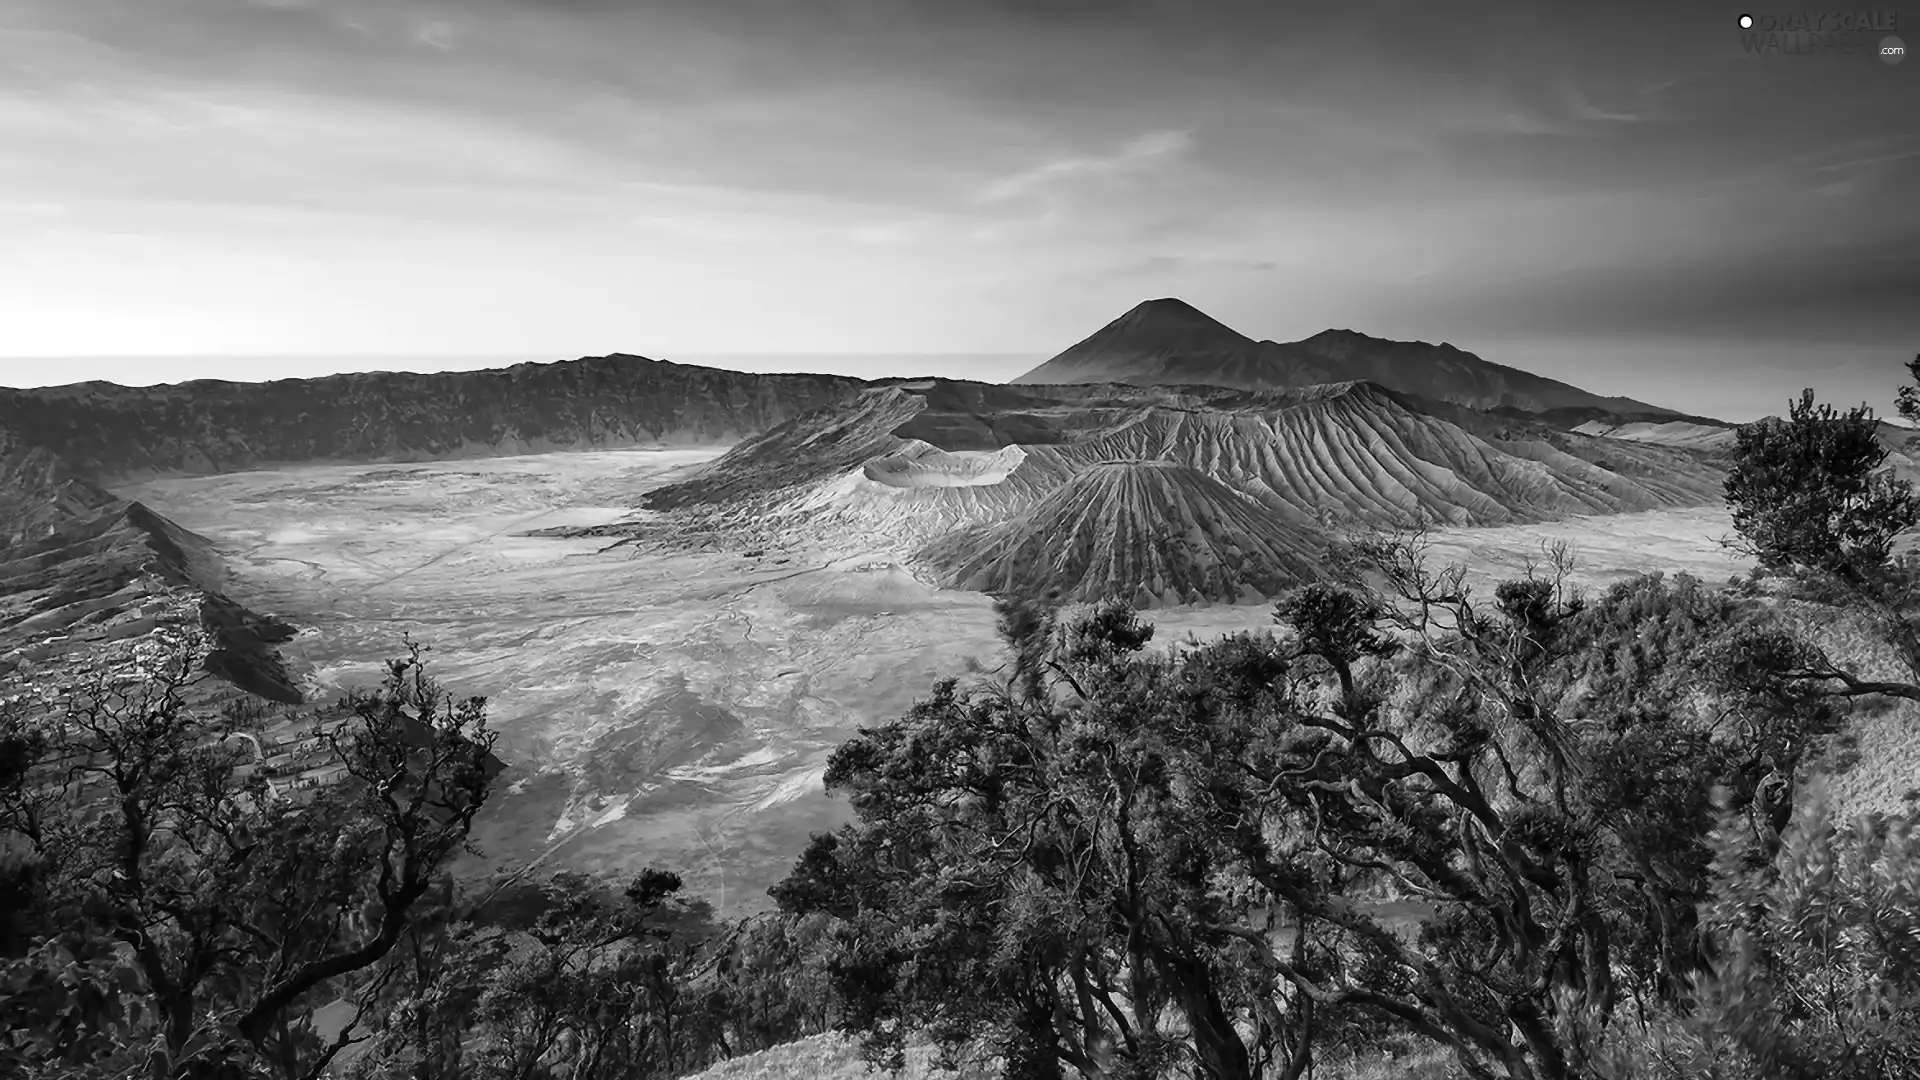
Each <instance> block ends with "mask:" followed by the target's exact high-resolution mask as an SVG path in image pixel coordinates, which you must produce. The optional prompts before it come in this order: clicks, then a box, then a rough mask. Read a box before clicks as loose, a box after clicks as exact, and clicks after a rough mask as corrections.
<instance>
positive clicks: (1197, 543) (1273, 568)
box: [919, 460, 1317, 608]
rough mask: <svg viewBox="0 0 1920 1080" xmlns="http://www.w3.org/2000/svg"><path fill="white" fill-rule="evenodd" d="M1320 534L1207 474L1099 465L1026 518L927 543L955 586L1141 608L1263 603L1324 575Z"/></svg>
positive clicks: (935, 564) (1167, 464)
mask: <svg viewBox="0 0 1920 1080" xmlns="http://www.w3.org/2000/svg"><path fill="white" fill-rule="evenodd" d="M1314 551H1315V537H1314V536H1313V534H1311V533H1310V532H1308V531H1306V530H1304V529H1302V528H1300V527H1299V526H1296V525H1291V524H1289V523H1287V522H1286V521H1284V520H1283V519H1281V518H1279V517H1278V516H1276V515H1275V514H1274V513H1273V512H1272V511H1271V510H1268V509H1267V508H1265V507H1262V506H1260V505H1259V504H1257V503H1255V502H1253V501H1252V500H1251V499H1248V498H1247V497H1245V496H1243V495H1241V494H1239V493H1238V492H1236V491H1234V490H1233V489H1232V488H1229V487H1227V486H1226V485H1225V484H1222V483H1221V482H1220V481H1218V480H1215V479H1213V478H1212V477H1210V476H1208V475H1206V474H1205V473H1203V472H1201V471H1200V470H1198V469H1195V468H1193V467H1191V466H1187V465H1181V464H1178V463H1176V462H1171V461H1159V460H1129V461H1106V462H1101V463H1099V464H1096V465H1093V466H1092V467H1090V468H1088V469H1086V470H1085V471H1083V472H1081V473H1079V474H1078V475H1076V476H1074V477H1073V478H1072V479H1071V480H1069V481H1067V483H1065V484H1064V485H1062V486H1061V487H1059V488H1057V489H1056V490H1054V491H1053V492H1052V493H1050V494H1049V495H1047V496H1046V497H1045V498H1043V499H1041V500H1040V501H1039V502H1037V503H1035V504H1034V505H1033V506H1032V507H1030V508H1029V509H1028V510H1027V511H1026V512H1025V513H1022V514H1020V515H1019V516H1018V517H1015V518H1013V519H1011V520H1009V521H1006V522H1003V523H1001V524H998V525H992V526H988V527H985V528H980V529H971V530H964V531H962V532H959V533H955V534H953V535H950V536H947V537H942V538H941V539H940V540H937V541H935V542H933V543H932V544H929V545H927V547H925V548H923V549H922V550H921V552H920V553H919V558H920V560H921V561H922V562H924V563H925V564H927V565H929V566H931V567H932V568H933V569H934V570H935V571H936V572H937V573H938V574H940V575H941V576H942V577H943V578H944V579H945V581H946V583H947V584H949V585H950V586H952V587H955V588H962V589H972V590H976V591H981V592H989V593H995V594H1000V595H1012V596H1021V597H1038V596H1043V595H1046V594H1048V593H1049V592H1052V591H1054V590H1058V595H1059V596H1060V598H1061V599H1063V600H1065V601H1068V602H1079V601H1093V600H1101V599H1108V598H1116V599H1122V600H1126V601H1129V602H1131V603H1133V604H1134V605H1135V606H1137V607H1143V608H1152V607H1165V606H1171V605H1174V604H1188V603H1201V602H1227V603H1236V602H1258V601H1260V600H1263V599H1266V598H1270V597H1272V596H1274V595H1277V594H1278V593H1280V592H1281V591H1283V590H1285V589H1286V588H1288V587H1290V586H1293V585H1296V584H1298V583H1300V582H1302V581H1306V580H1310V579H1312V578H1314V577H1316V576H1317V574H1316V573H1315V571H1314V569H1313V562H1312V558H1313V553H1314Z"/></svg>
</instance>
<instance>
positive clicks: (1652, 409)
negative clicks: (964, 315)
mask: <svg viewBox="0 0 1920 1080" xmlns="http://www.w3.org/2000/svg"><path fill="white" fill-rule="evenodd" d="M1354 380H1361V381H1366V382H1372V383H1378V384H1379V385H1381V386H1384V387H1386V388H1387V389H1389V390H1398V391H1401V392H1404V393H1411V394H1418V395H1420V396H1422V397H1427V398H1432V399H1433V400H1435V401H1445V402H1451V403H1453V404H1456V405H1465V406H1468V407H1470V408H1475V409H1489V410H1491V409H1501V408H1507V409H1517V410H1520V411H1523V412H1528V413H1546V412H1549V411H1551V410H1556V409H1589V410H1598V411H1601V412H1604V413H1607V414H1625V415H1630V416H1633V417H1636V418H1644V417H1651V416H1670V415H1678V414H1676V413H1674V412H1673V410H1670V409H1663V408H1661V407H1659V406H1657V405H1649V404H1647V403H1646V402H1642V401H1636V400H1634V399H1632V398H1625V397H1606V396H1603V395H1600V394H1595V393H1591V392H1589V391H1586V390H1582V389H1580V388H1579V387H1577V386H1572V385H1570V384H1567V383H1564V382H1560V381H1559V380H1557V379H1549V378H1547V377H1545V376H1543V375H1535V374H1533V373H1532V372H1529V371H1523V370H1521V369H1519V368H1515V367H1509V366H1507V365H1505V364H1497V363H1494V362H1492V361H1490V360H1485V359H1482V358H1480V357H1478V356H1476V355H1474V354H1473V353H1470V352H1465V351H1463V350H1461V349H1457V348H1455V347H1453V346H1452V345H1448V344H1445V343H1442V344H1439V345H1430V344H1427V343H1426V342H1423V341H1389V340H1386V339H1383V338H1376V337H1370V336H1368V335H1366V334H1362V333H1358V332H1356V331H1353V330H1324V331H1321V332H1320V333H1318V334H1315V335H1313V336H1312V337H1309V338H1306V339H1304V340H1302V341H1293V342H1276V341H1256V340H1254V339H1253V338H1250V337H1248V336H1246V335H1245V334H1242V333H1240V332H1239V331H1237V330H1234V329H1233V328H1231V327H1229V326H1227V325H1226V324H1224V323H1222V322H1220V321H1219V320H1217V319H1214V318H1213V317H1212V316H1210V315H1208V314H1206V313H1205V312H1203V311H1200V310H1199V309H1198V308H1195V307H1194V306H1193V305H1191V304H1189V303H1187V302H1186V301H1184V300H1179V299H1175V298H1172V297H1166V298H1162V299H1159V300H1148V301H1145V302H1143V303H1141V304H1138V305H1136V306H1135V307H1134V308H1133V309H1132V310H1130V311H1128V312H1127V313H1126V314H1124V315H1122V316H1120V317H1119V318H1117V319H1115V320H1113V321H1112V322H1110V323H1108V324H1107V325H1106V326H1103V327H1101V328H1100V329H1099V330H1097V331H1095V332H1094V333H1093V334H1092V335H1091V336H1089V337H1087V338H1086V339H1085V340H1083V341H1080V342H1078V343H1076V344H1074V345H1073V346H1071V347H1069V348H1068V349H1067V350H1066V351H1064V352H1062V353H1060V354H1059V355H1058V356H1055V357H1054V358H1053V359H1051V360H1048V361H1047V362H1046V363H1043V364H1041V365H1040V366H1038V367H1036V368H1034V369H1033V370H1031V371H1028V372H1026V373H1025V374H1023V375H1020V376H1018V377H1016V378H1014V379H1013V380H1012V382H1013V383H1014V384H1016V385H1033V384H1041V383H1095V382H1118V383H1130V384H1133V385H1139V386H1178V385H1185V384H1205V385H1209V386H1227V387H1237V388H1240V389H1246V390H1277V389H1288V388H1297V387H1303V386H1311V385H1314V384H1316V383H1331V382H1348V381H1354Z"/></svg>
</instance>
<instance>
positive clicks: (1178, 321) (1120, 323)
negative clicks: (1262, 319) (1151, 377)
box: [1102, 296, 1244, 340]
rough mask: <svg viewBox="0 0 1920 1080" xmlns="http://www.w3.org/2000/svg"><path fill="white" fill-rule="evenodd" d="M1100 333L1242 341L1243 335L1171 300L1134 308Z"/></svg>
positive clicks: (1175, 300) (1144, 301)
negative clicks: (1176, 334) (1202, 337)
mask: <svg viewBox="0 0 1920 1080" xmlns="http://www.w3.org/2000/svg"><path fill="white" fill-rule="evenodd" d="M1102 332H1103V333H1105V332H1114V333H1122V332H1124V333H1184V334H1214V335H1220V336H1227V337H1232V338H1235V339H1242V340H1244V338H1243V335H1241V334H1240V333H1239V332H1238V331H1236V330H1234V329H1233V328H1231V327H1229V326H1228V325H1227V324H1225V323H1223V322H1221V321H1220V320H1218V319H1216V318H1214V317H1213V316H1211V315H1209V314H1207V313H1206V312H1204V311H1201V310H1200V309H1199V308H1197V307H1194V306H1193V305H1192V304H1189V303H1187V302H1186V301H1185V300H1180V299H1177V298H1175V297H1171V296H1165V297H1161V298H1160V299H1158V300H1143V301H1141V302H1140V303H1138V304H1135V305H1134V306H1133V308H1132V309H1131V310H1129V311H1128V312H1127V313H1126V314H1125V315H1122V316H1120V317H1119V318H1117V319H1115V320H1113V321H1112V322H1110V323H1108V324H1107V325H1106V327H1105V328H1104V329H1103V331H1102Z"/></svg>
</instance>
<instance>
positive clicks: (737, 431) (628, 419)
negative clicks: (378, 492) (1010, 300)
mask: <svg viewBox="0 0 1920 1080" xmlns="http://www.w3.org/2000/svg"><path fill="white" fill-rule="evenodd" d="M866 385H867V384H866V383H865V382H863V381H862V380H859V379H853V378H847V377H844V376H837V375H752V374H746V373H743V372H737V371H722V370H719V369H716V368H705V367H694V366H689V365H683V364H673V363H668V362H666V361H659V360H649V359H647V358H645V357H640V356H627V355H621V354H614V355H611V356H599V357H587V358H584V359H580V360H571V361H564V362H560V363H553V364H516V365H514V366H513V367H509V368H502V369H495V370H488V371H455V372H436V373H431V374H416V373H410V372H370V373H355V374H346V375H330V376H327V377H325V378H319V379H283V380H279V381H276V382H264V383H233V382H221V381H214V380H202V381H198V382H187V383H178V384H174V385H164V386H150V387H126V386H118V385H114V384H110V383H80V384H75V385H71V386H58V387H45V388H37V389H28V390H0V434H4V435H5V436H7V446H8V448H9V449H13V450H19V451H26V450H31V449H34V448H39V449H43V450H46V451H49V452H51V453H52V454H53V455H55V456H56V457H58V458H60V459H62V460H64V461H65V462H66V463H67V465H68V466H69V467H70V468H71V471H72V472H73V474H74V475H77V476H80V477H84V478H87V479H91V480H94V481H96V482H99V483H103V484H107V485H109V486H111V484H112V483H113V482H114V481H115V480H118V479H132V478H146V477H152V476H156V475H170V474H179V473H212V472H226V471H230V470H234V469H245V468H254V467H258V466H262V465H268V464H279V463H291V462H319V461H374V460H430V459H436V458H449V457H480V456H488V455H495V454H515V453H532V452H537V451H543V450H552V449H585V448H588V447H603V448H605V447H624V446H647V445H660V444H699V443H722V442H732V441H735V440H737V439H740V438H743V437H745V436H748V435H752V434H755V433H757V432H761V431H764V430H766V429H768V428H771V427H774V426H776V425H778V424H779V423H781V422H783V421H785V420H788V419H790V418H792V417H794V416H797V415H799V414H801V413H803V412H806V411H808V410H810V409H815V408H819V407H820V406H823V405H827V404H830V403H832V402H836V401H839V400H841V399H842V398H844V397H846V396H847V395H848V394H851V393H853V392H855V391H857V390H859V389H861V388H862V387H864V386H866Z"/></svg>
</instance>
